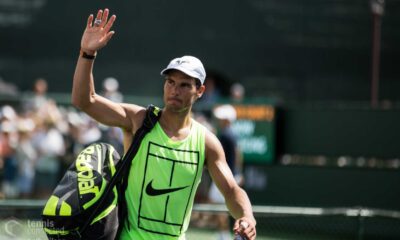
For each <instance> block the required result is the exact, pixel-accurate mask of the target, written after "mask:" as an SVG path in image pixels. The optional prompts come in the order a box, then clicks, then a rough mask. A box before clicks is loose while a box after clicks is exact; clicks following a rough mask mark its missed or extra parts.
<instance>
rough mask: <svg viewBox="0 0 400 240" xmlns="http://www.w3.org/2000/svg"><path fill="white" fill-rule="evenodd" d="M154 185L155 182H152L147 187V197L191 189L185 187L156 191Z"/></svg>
mask: <svg viewBox="0 0 400 240" xmlns="http://www.w3.org/2000/svg"><path fill="white" fill-rule="evenodd" d="M152 183H153V180H151V181H150V182H149V183H148V184H147V186H146V193H147V195H150V196H158V195H163V194H167V193H171V192H176V191H179V190H182V189H184V188H187V187H189V186H185V187H178V188H164V189H155V188H153V186H152Z"/></svg>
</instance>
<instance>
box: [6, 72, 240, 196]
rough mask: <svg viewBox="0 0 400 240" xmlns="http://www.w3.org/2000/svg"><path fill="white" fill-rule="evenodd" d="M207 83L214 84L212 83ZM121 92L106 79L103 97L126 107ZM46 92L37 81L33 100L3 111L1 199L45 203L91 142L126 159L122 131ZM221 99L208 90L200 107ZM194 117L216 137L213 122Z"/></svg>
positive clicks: (200, 115)
mask: <svg viewBox="0 0 400 240" xmlns="http://www.w3.org/2000/svg"><path fill="white" fill-rule="evenodd" d="M207 82H208V83H209V84H214V80H213V79H211V78H209V79H208V81H206V83H207ZM234 88H235V89H237V86H235V87H234ZM234 88H233V89H234ZM118 89H119V83H118V81H117V80H116V79H115V78H111V77H110V78H106V79H104V81H103V86H102V91H100V92H99V94H102V95H103V96H105V97H107V98H109V99H111V100H112V101H116V102H122V101H123V95H122V94H121V93H120V92H119V90H118ZM47 90H48V86H47V82H46V80H45V79H42V78H39V79H37V80H36V81H35V82H34V86H33V91H32V94H31V95H30V96H29V97H26V98H24V99H23V100H21V101H19V102H18V104H10V105H0V183H1V185H0V199H3V198H7V199H13V198H39V199H43V198H47V197H48V196H49V195H50V194H51V192H52V191H53V190H54V188H55V186H56V184H57V183H58V181H59V179H60V178H61V177H62V175H63V174H64V172H65V170H66V169H67V168H68V167H69V166H70V164H71V163H72V162H73V161H74V160H75V157H76V156H77V155H78V153H79V152H80V151H81V150H82V149H83V148H84V147H86V146H87V145H89V144H91V143H93V142H98V141H103V142H107V143H110V144H112V145H113V146H114V147H115V148H116V150H117V151H118V152H119V154H120V155H121V156H122V154H123V144H122V130H121V129H119V128H114V127H113V128H110V127H107V126H104V125H101V124H98V123H97V122H95V121H94V120H92V119H91V118H90V117H89V116H87V115H86V114H85V113H83V112H81V111H79V110H77V109H76V108H74V107H72V106H70V105H67V106H63V105H59V104H57V103H56V102H55V101H54V100H53V99H51V98H49V97H48V96H47ZM218 97H220V93H219V92H218V89H217V88H215V87H209V88H208V91H207V94H206V95H205V96H204V98H203V99H201V101H202V103H203V104H213V103H215V102H216V101H218ZM200 104H201V103H200ZM195 116H196V119H197V120H198V121H200V122H202V123H203V124H204V125H206V126H208V128H210V129H211V130H212V131H216V130H215V126H213V124H211V123H210V121H209V116H204V115H202V114H197V115H195ZM203 192H204V191H203Z"/></svg>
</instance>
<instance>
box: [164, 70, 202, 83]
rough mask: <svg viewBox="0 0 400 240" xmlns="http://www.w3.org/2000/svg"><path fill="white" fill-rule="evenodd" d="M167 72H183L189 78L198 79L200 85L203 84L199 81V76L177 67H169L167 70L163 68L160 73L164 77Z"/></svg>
mask: <svg viewBox="0 0 400 240" xmlns="http://www.w3.org/2000/svg"><path fill="white" fill-rule="evenodd" d="M169 70H178V71H181V72H183V73H184V74H186V75H188V76H190V77H193V78H196V79H199V80H200V82H201V84H203V81H202V80H201V79H200V76H199V75H196V74H193V73H192V72H190V71H188V70H187V69H184V68H181V67H179V66H178V67H169V68H165V69H163V70H162V71H161V75H165V74H166V72H167V71H169Z"/></svg>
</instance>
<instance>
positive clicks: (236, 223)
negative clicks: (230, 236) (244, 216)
mask: <svg viewBox="0 0 400 240" xmlns="http://www.w3.org/2000/svg"><path fill="white" fill-rule="evenodd" d="M239 226H240V225H239V220H236V221H235V224H234V225H233V231H238V230H239Z"/></svg>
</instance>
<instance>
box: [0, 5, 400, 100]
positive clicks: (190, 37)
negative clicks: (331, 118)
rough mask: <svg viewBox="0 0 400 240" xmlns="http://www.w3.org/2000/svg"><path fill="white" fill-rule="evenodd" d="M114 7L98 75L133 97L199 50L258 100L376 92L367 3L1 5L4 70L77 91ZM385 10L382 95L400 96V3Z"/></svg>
mask: <svg viewBox="0 0 400 240" xmlns="http://www.w3.org/2000/svg"><path fill="white" fill-rule="evenodd" d="M104 7H109V8H110V9H111V12H112V13H115V14H117V22H116V24H115V31H116V35H115V37H114V39H113V40H112V41H111V42H110V44H109V46H107V47H106V48H105V49H103V50H102V51H101V52H100V54H99V57H98V59H97V60H96V62H97V63H96V71H95V75H96V77H97V79H103V78H105V77H107V76H110V75H112V76H115V77H116V78H117V79H119V80H120V81H121V85H122V91H123V92H124V93H125V94H132V95H154V94H156V93H158V92H157V91H158V90H159V89H160V88H159V85H157V83H159V81H158V80H159V78H160V77H159V75H158V73H159V71H160V69H162V67H164V66H165V65H166V64H167V63H168V61H169V60H170V59H171V58H172V57H175V56H180V55H184V54H192V55H196V56H198V57H199V58H200V59H202V60H203V62H204V63H205V66H206V67H207V68H209V69H217V70H218V71H222V72H223V73H224V74H225V75H227V77H228V78H229V79H230V81H232V82H233V81H240V82H241V83H243V85H244V86H245V87H246V89H247V90H248V91H247V92H248V95H249V96H264V97H270V98H274V99H278V100H281V101H286V102H287V101H290V100H294V101H315V100H353V101H354V100H356V101H368V100H369V98H370V72H371V70H370V69H371V44H372V43H371V38H372V16H371V10H370V7H369V1H364V0H354V1H340V0H337V1H317V0H303V1H294V0H286V1H275V0H274V1H261V0H246V1H239V0H234V1H227V0H222V1H218V2H214V1H209V0H205V1H194V2H191V3H190V4H189V3H187V2H186V1H182V0H176V1H139V2H109V3H103V2H100V1H94V0H89V1H84V2H81V1H79V2H78V1H76V0H72V1H64V2H55V1H48V0H35V1H24V0H19V1H1V2H0V16H1V18H0V31H1V35H2V36H1V39H0V51H1V56H0V76H2V77H3V78H4V79H5V80H6V81H11V82H15V83H17V84H18V85H19V86H20V87H21V89H23V90H26V89H30V87H31V82H32V79H34V78H36V77H38V76H42V77H45V78H46V79H48V81H49V83H50V84H49V85H50V86H51V87H50V90H51V91H53V92H66V93H69V91H70V89H71V77H72V73H73V69H74V65H75V60H76V57H77V54H78V51H79V43H80V37H81V33H82V31H83V28H84V25H85V22H86V17H87V15H88V14H89V13H95V12H96V10H97V9H98V8H104ZM385 10H386V11H385V15H384V17H383V25H382V67H381V69H382V74H381V91H380V96H381V99H388V100H392V101H397V100H398V99H399V95H398V94H397V91H396V90H397V89H399V87H400V86H399V85H400V84H399V81H398V79H399V78H400V70H399V68H398V67H397V66H398V65H399V64H400V60H399V58H398V55H399V53H400V47H399V44H398V43H399V42H400V32H399V31H397V30H398V28H399V25H400V20H399V17H398V13H399V11H400V1H397V0H389V1H386V8H385ZM18 16H23V18H22V20H21V19H20V20H18V19H19V18H18ZM138 84H140V88H138V87H137V86H138Z"/></svg>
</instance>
